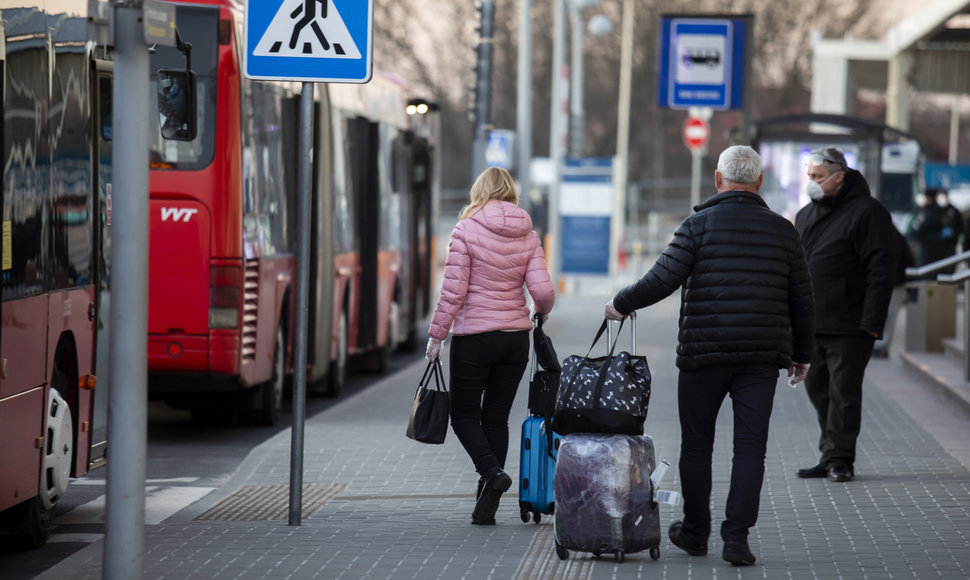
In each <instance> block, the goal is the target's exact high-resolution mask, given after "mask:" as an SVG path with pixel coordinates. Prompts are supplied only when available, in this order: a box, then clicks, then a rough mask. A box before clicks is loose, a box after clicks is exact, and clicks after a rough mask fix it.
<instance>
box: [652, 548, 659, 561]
mask: <svg viewBox="0 0 970 580" xmlns="http://www.w3.org/2000/svg"><path fill="white" fill-rule="evenodd" d="M650 558H651V559H654V560H659V559H660V548H650Z"/></svg>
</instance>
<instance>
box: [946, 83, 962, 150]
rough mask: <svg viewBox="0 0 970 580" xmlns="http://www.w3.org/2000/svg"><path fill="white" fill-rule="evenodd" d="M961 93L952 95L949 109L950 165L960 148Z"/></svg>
mask: <svg viewBox="0 0 970 580" xmlns="http://www.w3.org/2000/svg"><path fill="white" fill-rule="evenodd" d="M962 98H963V95H959V94H956V95H953V106H952V108H951V109H950V156H949V161H950V165H956V164H957V162H958V161H959V159H960V156H959V155H957V153H958V152H959V149H960V101H961V99H962Z"/></svg>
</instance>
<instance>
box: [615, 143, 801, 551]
mask: <svg viewBox="0 0 970 580" xmlns="http://www.w3.org/2000/svg"><path fill="white" fill-rule="evenodd" d="M762 179H763V177H762V175H761V157H760V156H759V155H758V153H757V152H756V151H755V150H754V149H752V148H750V147H747V146H735V147H729V148H727V149H725V150H724V152H722V153H721V156H720V158H719V159H718V162H717V171H715V172H714V184H715V186H716V188H717V194H716V195H714V196H712V197H711V198H710V199H708V200H707V201H706V202H704V203H702V204H700V205H698V206H697V207H695V208H694V209H695V211H696V213H695V214H693V215H691V216H689V217H688V218H687V219H685V220H684V221H683V223H681V224H680V227H678V228H677V230H676V232H674V237H673V240H671V242H670V243H669V244H668V245H667V248H666V249H665V250H664V251H663V253H662V254H661V255H660V257H659V258H658V259H657V262H656V264H654V266H653V267H652V268H651V269H650V271H649V272H647V273H646V274H645V275H644V276H643V278H641V279H640V281H638V282H636V283H635V284H633V285H631V286H628V287H626V288H624V289H623V290H620V291H619V292H618V293H617V294H616V296H614V297H613V300H611V301H610V302H609V303H607V305H606V313H605V314H606V317H607V318H610V319H614V320H621V319H623V318H624V317H625V316H626V315H628V314H629V313H631V312H633V311H634V310H638V309H640V308H644V307H646V306H650V305H651V304H655V303H657V302H659V301H660V300H662V299H664V298H666V297H667V296H669V295H670V294H671V293H673V292H674V291H675V290H677V288H681V287H682V288H683V289H682V290H681V302H682V305H681V309H680V312H681V315H680V332H679V334H678V337H677V338H678V342H679V344H678V345H677V367H678V368H679V369H680V373H679V379H678V382H677V402H678V408H679V412H680V430H681V440H680V463H679V467H680V480H681V485H682V488H683V496H684V519H683V521H675V522H673V523H672V524H671V526H670V529H669V531H668V537H669V538H670V541H671V543H673V544H674V545H675V546H677V547H678V548H680V549H681V550H684V551H685V552H687V553H688V554H690V555H692V556H703V555H706V554H707V540H708V537H709V536H710V534H711V509H710V500H711V471H712V469H711V458H712V455H713V452H714V432H715V423H716V421H717V414H718V411H719V410H720V408H721V403H722V402H723V401H724V397H725V396H728V395H730V397H731V401H732V403H733V411H734V458H733V466H732V468H731V487H730V491H729V492H728V497H727V504H726V506H725V519H724V521H723V522H722V523H721V539H722V540H723V541H724V546H723V551H722V553H721V557H722V558H723V559H724V560H727V561H728V562H731V563H732V564H735V565H741V566H747V565H751V564H754V562H755V556H754V554H752V553H751V549H750V548H749V546H748V530H749V529H750V528H751V527H753V526H754V525H755V522H756V521H757V519H758V509H759V502H760V497H761V486H762V483H763V481H764V471H765V452H766V449H767V445H768V425H769V420H770V418H771V410H772V407H773V404H774V396H775V386H776V385H777V383H778V375H779V371H778V370H779V369H786V370H787V371H788V376H789V377H791V379H790V381H789V384H791V385H792V386H795V384H797V383H798V382H800V381H801V380H802V379H804V378H805V375H806V373H807V372H808V368H809V364H808V360H809V358H810V356H811V352H812V325H813V323H814V320H815V313H814V301H813V298H812V280H811V278H810V277H809V273H808V265H807V264H806V262H805V254H804V252H803V250H802V243H801V240H800V239H799V237H798V232H796V231H795V228H794V227H793V226H792V224H791V222H789V221H788V220H787V219H785V218H783V217H782V216H780V215H779V214H777V213H775V212H773V211H772V210H771V209H769V208H768V204H766V203H765V202H764V200H763V199H761V196H760V195H758V189H759V188H760V187H761V182H762Z"/></svg>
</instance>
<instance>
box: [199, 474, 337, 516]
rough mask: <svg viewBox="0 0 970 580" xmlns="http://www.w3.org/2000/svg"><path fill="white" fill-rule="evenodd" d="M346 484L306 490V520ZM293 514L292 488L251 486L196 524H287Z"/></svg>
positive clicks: (305, 488)
mask: <svg viewBox="0 0 970 580" xmlns="http://www.w3.org/2000/svg"><path fill="white" fill-rule="evenodd" d="M345 487H346V484H343V483H329V484H309V485H304V486H303V498H302V499H303V516H304V517H307V516H310V515H313V512H315V511H316V510H317V509H318V508H320V506H322V505H324V504H326V503H327V502H328V501H330V500H331V499H333V497H334V496H336V495H337V494H338V493H340V492H341V491H343V489H344V488H345ZM289 512H290V486H289V485H283V484H280V485H257V486H247V487H243V488H242V489H240V490H238V491H236V492H235V493H233V494H232V495H230V496H229V497H227V498H226V499H224V500H222V501H220V502H219V503H217V504H216V505H214V506H212V507H211V508H209V509H208V510H206V511H205V512H204V513H202V514H201V515H199V516H197V517H196V518H195V519H196V520H220V521H264V520H285V519H287V518H288V517H289Z"/></svg>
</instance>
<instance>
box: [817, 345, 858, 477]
mask: <svg viewBox="0 0 970 580" xmlns="http://www.w3.org/2000/svg"><path fill="white" fill-rule="evenodd" d="M873 344H875V339H874V338H872V337H871V336H863V335H859V336H836V335H818V334H817V335H815V350H814V351H813V352H812V361H811V363H812V366H811V367H810V368H809V369H808V376H807V377H805V392H806V393H808V398H809V400H810V401H812V405H813V406H814V407H815V412H816V413H817V414H818V426H819V429H820V430H821V435H820V436H819V440H818V449H819V451H821V452H822V458H821V461H820V463H821V464H822V465H826V466H828V465H830V464H832V463H844V464H846V465H847V466H849V467H850V468H851V467H852V464H853V463H855V447H856V440H857V439H858V438H859V430H860V428H861V426H862V380H863V378H864V377H865V372H866V365H868V364H869V357H871V356H872V347H873Z"/></svg>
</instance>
